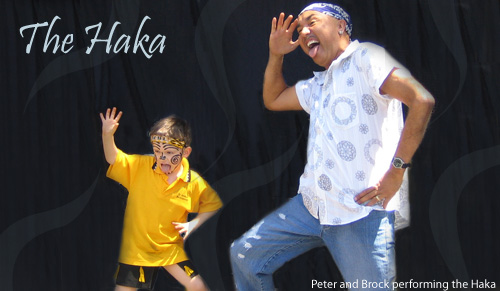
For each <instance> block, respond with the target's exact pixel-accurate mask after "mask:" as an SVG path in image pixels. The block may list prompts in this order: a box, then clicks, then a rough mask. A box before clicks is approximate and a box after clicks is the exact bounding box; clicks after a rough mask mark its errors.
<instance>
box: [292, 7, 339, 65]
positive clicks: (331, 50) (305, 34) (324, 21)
mask: <svg viewBox="0 0 500 291" xmlns="http://www.w3.org/2000/svg"><path fill="white" fill-rule="evenodd" d="M298 21H299V23H298V26H297V32H298V33H299V44H300V47H301V48H302V50H303V51H304V52H305V53H306V54H307V55H309V57H311V58H312V59H313V61H314V62H315V63H316V64H318V65H320V66H322V67H324V68H328V67H329V66H330V64H331V63H332V62H333V61H334V60H335V59H336V58H337V57H338V56H339V55H340V54H341V53H342V51H340V49H339V47H340V37H339V33H338V32H339V29H341V26H339V25H341V24H340V23H339V22H340V21H339V20H338V19H335V18H333V17H331V16H328V15H326V14H323V13H321V12H317V11H313V10H310V11H306V12H304V13H302V14H301V15H300V16H299V17H298Z"/></svg>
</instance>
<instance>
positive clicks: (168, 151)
mask: <svg viewBox="0 0 500 291" xmlns="http://www.w3.org/2000/svg"><path fill="white" fill-rule="evenodd" d="M151 145H152V146H153V151H154V154H155V157H156V164H157V166H158V167H160V169H161V171H162V172H163V173H165V174H167V175H170V174H172V173H174V172H177V171H178V170H179V169H180V167H179V166H180V165H181V162H182V158H183V157H187V155H189V152H190V151H189V150H188V149H189V148H179V147H176V146H174V145H171V144H169V143H165V142H158V141H153V142H151Z"/></svg>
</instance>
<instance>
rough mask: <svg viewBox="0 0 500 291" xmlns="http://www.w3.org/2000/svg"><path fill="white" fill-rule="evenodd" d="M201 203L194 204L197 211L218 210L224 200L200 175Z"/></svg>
mask: <svg viewBox="0 0 500 291" xmlns="http://www.w3.org/2000/svg"><path fill="white" fill-rule="evenodd" d="M197 180H199V181H198V187H197V188H198V189H197V190H198V191H199V195H200V196H199V197H200V198H199V203H198V205H195V206H194V211H193V212H197V213H203V212H211V211H216V210H218V209H219V208H221V207H222V201H221V200H220V198H219V195H218V194H217V192H215V190H214V189H213V188H212V187H211V186H210V185H209V184H208V182H207V181H205V180H204V179H203V178H201V177H198V178H197Z"/></svg>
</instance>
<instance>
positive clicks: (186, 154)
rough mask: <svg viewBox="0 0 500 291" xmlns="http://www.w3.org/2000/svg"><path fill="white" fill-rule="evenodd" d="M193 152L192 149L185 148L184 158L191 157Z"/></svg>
mask: <svg viewBox="0 0 500 291" xmlns="http://www.w3.org/2000/svg"><path fill="white" fill-rule="evenodd" d="M192 151H193V148H192V147H185V148H184V151H183V152H182V157H184V158H187V157H189V155H190V154H191V152H192Z"/></svg>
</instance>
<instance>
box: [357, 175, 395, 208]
mask: <svg viewBox="0 0 500 291" xmlns="http://www.w3.org/2000/svg"><path fill="white" fill-rule="evenodd" d="M403 175H404V170H402V169H396V168H393V167H392V166H391V169H389V170H388V171H387V172H386V173H385V175H384V176H383V177H382V179H380V181H379V182H378V183H377V185H375V186H372V187H370V188H367V189H365V190H363V191H362V192H361V193H359V194H358V195H356V197H354V201H356V203H358V204H361V205H365V206H373V205H375V204H377V203H379V204H381V205H382V207H384V209H385V208H386V207H387V204H389V201H390V200H391V199H392V197H394V195H395V194H396V192H397V191H398V190H399V188H400V187H401V184H402V183H403ZM365 203H366V204H365Z"/></svg>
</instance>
